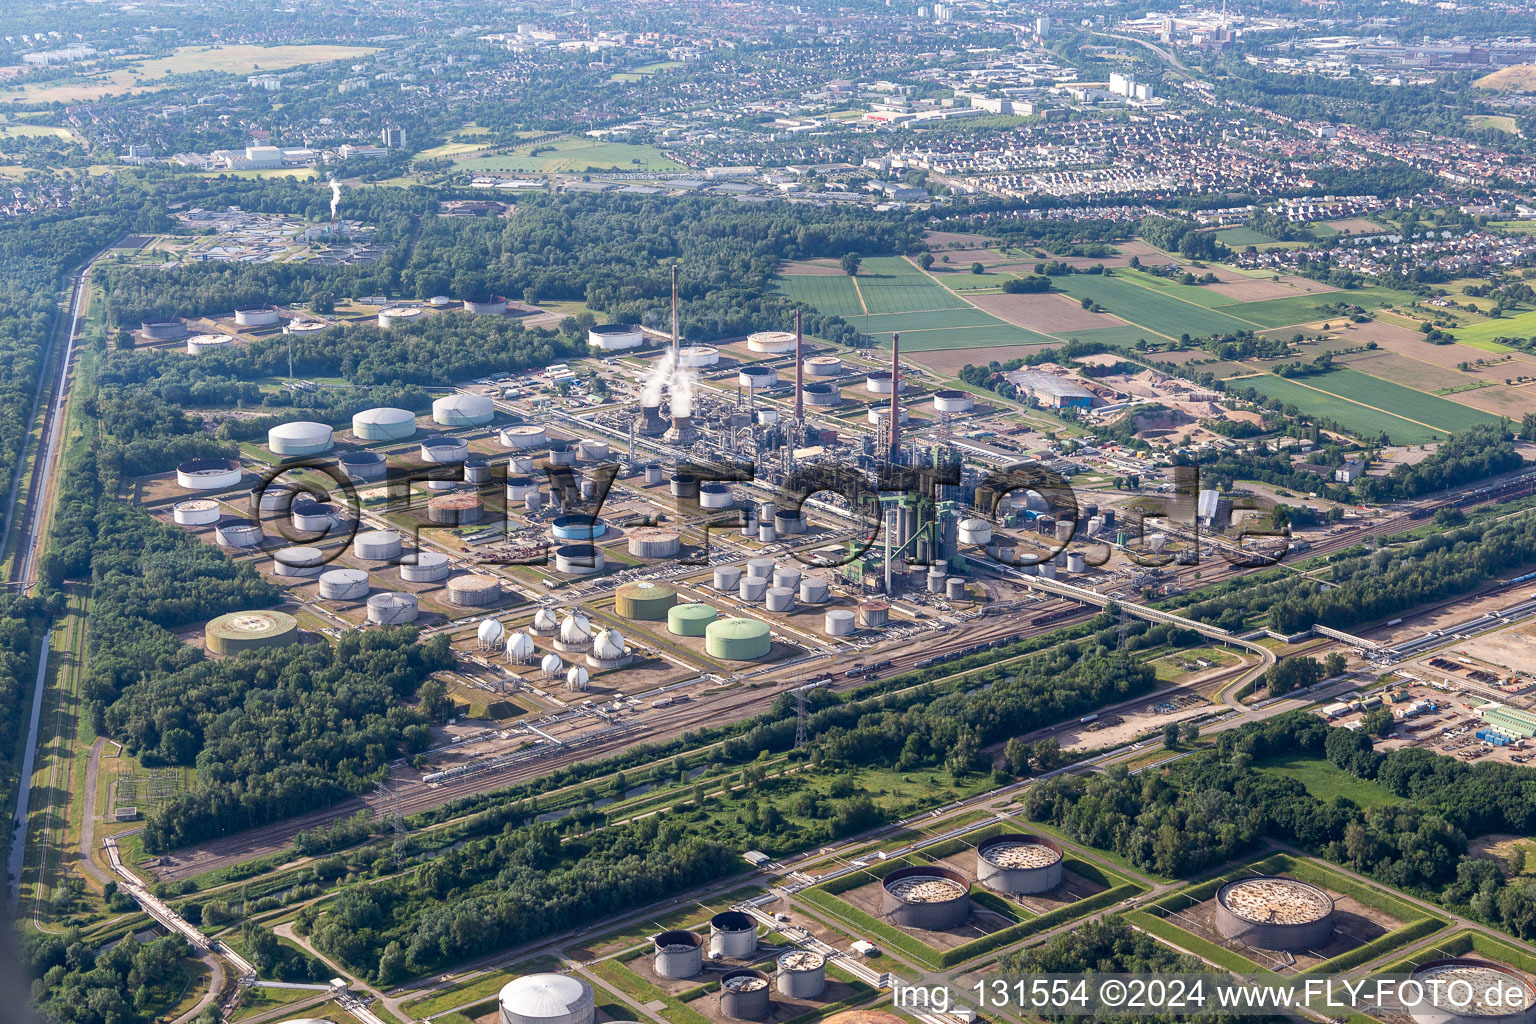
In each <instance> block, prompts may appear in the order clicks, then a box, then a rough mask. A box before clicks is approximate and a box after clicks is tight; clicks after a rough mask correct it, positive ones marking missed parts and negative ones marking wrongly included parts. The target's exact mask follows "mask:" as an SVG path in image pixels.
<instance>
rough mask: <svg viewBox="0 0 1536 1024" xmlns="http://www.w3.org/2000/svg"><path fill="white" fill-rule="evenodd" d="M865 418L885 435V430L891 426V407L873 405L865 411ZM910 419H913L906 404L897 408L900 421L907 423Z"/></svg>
mask: <svg viewBox="0 0 1536 1024" xmlns="http://www.w3.org/2000/svg"><path fill="white" fill-rule="evenodd" d="M864 418H865V419H866V420H868V421H869V422H870V423H873V424H874V425H875V426H876V427H877V428H878V429H879V430H880V432H881V436H882V437H883V436H884V433H885V431H886V430H888V429H889V428H890V422H891V407H890V406H888V405H872V406H870V407H869V409H868V411H866V412H865V413H864ZM909 419H911V416H910V414H909V413H908V412H907V407H906V406H902V407H901V408H900V409H898V410H897V421H898V422H900V423H905V422H907V421H908V420H909Z"/></svg>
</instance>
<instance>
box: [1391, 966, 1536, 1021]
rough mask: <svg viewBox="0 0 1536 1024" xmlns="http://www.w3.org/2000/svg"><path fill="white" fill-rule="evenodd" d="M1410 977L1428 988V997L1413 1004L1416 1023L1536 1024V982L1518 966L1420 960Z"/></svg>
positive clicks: (1410, 1012) (1410, 1011)
mask: <svg viewBox="0 0 1536 1024" xmlns="http://www.w3.org/2000/svg"><path fill="white" fill-rule="evenodd" d="M1408 978H1409V980H1410V981H1414V982H1417V983H1418V984H1419V985H1420V986H1422V988H1423V998H1422V999H1421V1000H1419V1002H1418V1004H1417V1005H1415V1006H1409V1007H1408V1016H1409V1018H1410V1019H1412V1020H1413V1021H1414V1022H1415V1024H1536V987H1533V986H1532V983H1531V979H1530V978H1529V977H1528V976H1526V975H1525V974H1524V973H1523V972H1521V971H1517V970H1515V969H1514V968H1513V967H1507V966H1505V965H1504V964H1500V963H1494V962H1493V961H1491V960H1482V959H1479V958H1476V957H1447V958H1445V959H1441V960H1430V961H1428V962H1427V963H1422V964H1420V965H1419V966H1417V967H1415V968H1414V969H1413V970H1412V971H1410V972H1408ZM1405 987H1407V986H1405ZM1399 991H1400V992H1401V991H1403V990H1402V989H1401V988H1400V989H1399ZM1404 994H1405V995H1406V993H1404ZM1405 1004H1406V1000H1405Z"/></svg>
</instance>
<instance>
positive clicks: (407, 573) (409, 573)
mask: <svg viewBox="0 0 1536 1024" xmlns="http://www.w3.org/2000/svg"><path fill="white" fill-rule="evenodd" d="M450 569H452V564H451V563H450V562H449V561H448V556H447V555H445V554H443V553H442V552H441V551H414V552H412V553H411V554H408V555H402V556H400V578H401V579H402V580H404V581H405V582H407V583H441V582H442V581H443V580H445V579H447V578H448V572H449V570H450Z"/></svg>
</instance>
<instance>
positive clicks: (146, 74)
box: [0, 44, 378, 103]
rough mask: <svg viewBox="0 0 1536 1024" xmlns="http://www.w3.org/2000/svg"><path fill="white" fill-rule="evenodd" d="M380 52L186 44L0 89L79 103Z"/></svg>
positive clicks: (4, 95) (2, 95)
mask: <svg viewBox="0 0 1536 1024" xmlns="http://www.w3.org/2000/svg"><path fill="white" fill-rule="evenodd" d="M377 52H378V47H376V46H328V45H314V46H252V45H247V44H235V45H230V46H183V47H180V48H178V49H177V50H176V52H175V53H173V54H171V55H170V56H169V57H155V58H153V59H150V60H141V61H139V62H138V63H136V64H132V65H130V66H128V67H125V68H122V69H120V70H117V71H112V72H109V73H107V74H105V75H96V76H94V77H91V78H84V79H66V80H64V81H57V82H38V83H36V84H33V85H26V86H22V87H20V88H16V87H11V88H6V89H0V102H4V101H8V100H16V101H20V102H22V103H78V102H80V101H81V100H92V99H96V98H97V97H99V96H122V95H125V94H127V93H141V92H151V91H153V90H155V89H163V88H166V87H167V86H169V85H171V84H172V83H171V82H170V81H169V80H168V79H169V76H171V75H189V74H195V73H197V72H201V71H214V72H223V73H226V74H238V75H252V74H260V73H262V72H264V71H281V70H284V69H285V68H296V67H300V66H302V65H305V64H320V63H324V62H326V61H332V60H344V59H347V58H351V57H366V56H368V55H369V54H373V53H377Z"/></svg>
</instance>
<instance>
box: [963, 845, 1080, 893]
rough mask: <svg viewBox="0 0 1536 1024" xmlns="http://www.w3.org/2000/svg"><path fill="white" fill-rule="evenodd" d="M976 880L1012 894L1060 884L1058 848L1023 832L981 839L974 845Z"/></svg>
mask: <svg viewBox="0 0 1536 1024" xmlns="http://www.w3.org/2000/svg"><path fill="white" fill-rule="evenodd" d="M976 881H977V882H979V883H981V884H982V885H984V886H986V887H987V888H988V889H992V890H995V891H997V892H1003V893H1010V894H1015V895H1028V894H1032V893H1042V892H1049V891H1050V890H1052V889H1054V888H1056V887H1057V886H1059V885H1060V884H1061V847H1060V846H1058V845H1057V844H1056V843H1054V842H1052V841H1051V840H1049V839H1045V838H1042V837H1041V836H1034V835H1029V834H1027V833H1023V832H1004V833H1003V834H1001V835H996V836H992V837H991V838H989V839H983V840H982V841H981V842H979V843H977V844H976Z"/></svg>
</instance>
